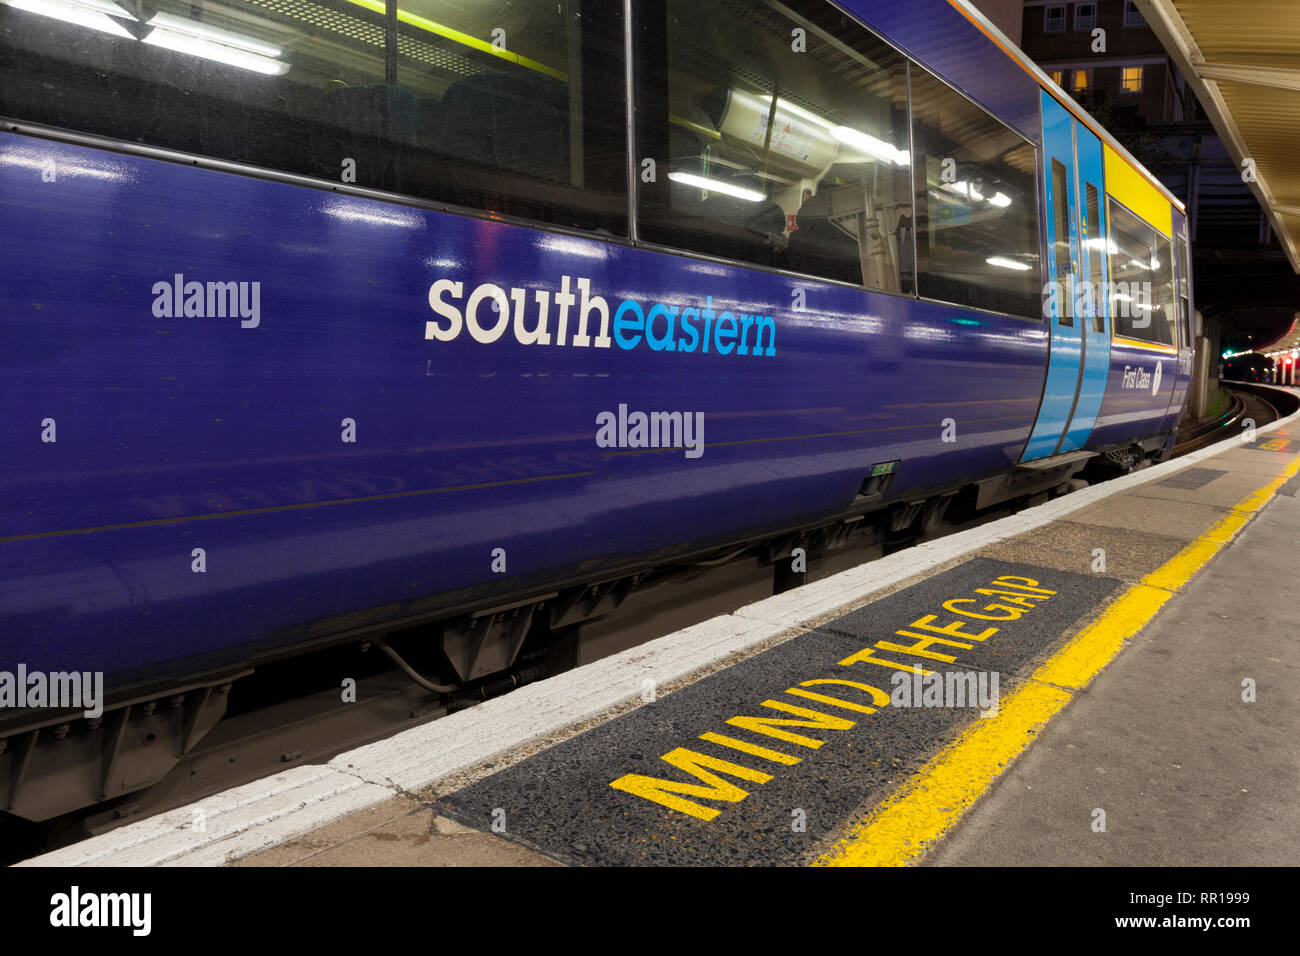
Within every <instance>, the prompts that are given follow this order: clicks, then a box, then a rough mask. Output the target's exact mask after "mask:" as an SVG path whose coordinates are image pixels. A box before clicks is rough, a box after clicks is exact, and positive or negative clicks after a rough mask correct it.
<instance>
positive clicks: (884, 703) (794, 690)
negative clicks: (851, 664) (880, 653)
mask: <svg viewBox="0 0 1300 956" xmlns="http://www.w3.org/2000/svg"><path fill="white" fill-rule="evenodd" d="M822 684H838V685H840V686H841V687H856V688H857V689H858V690H865V691H866V692H867V693H868V694H870V695H871V702H872V703H873V704H875V705H876V707H888V706H889V695H888V694H886V693H885V692H884V691H883V690H881V689H880V688H879V687H872V686H871V685H870V684H863V683H861V682H859V681H855V680H840V679H839V678H838V677H819V678H817V679H816V680H806V681H802V682H801V683H800V684H799V687H791V688H790V689H789V690H787V691H786V693H787V694H794V695H795V696H796V697H808V698H811V699H812V700H821V701H825V702H826V703H829V704H834V705H835V706H836V707H847V708H848V709H849V710H859V711H861V712H862V713H864V714H874V713H875V712H876V707H867V706H866V705H864V704H852V703H849V702H848V701H847V700H843V699H841V698H839V697H828V696H826V695H825V694H814V693H812V692H811V691H806V690H800V689H799V688H800V687H818V686H820V685H822Z"/></svg>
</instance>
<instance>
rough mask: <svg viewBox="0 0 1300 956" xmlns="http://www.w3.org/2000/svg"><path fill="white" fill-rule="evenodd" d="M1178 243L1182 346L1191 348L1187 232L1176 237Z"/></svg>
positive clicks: (1179, 313) (1179, 317)
mask: <svg viewBox="0 0 1300 956" xmlns="http://www.w3.org/2000/svg"><path fill="white" fill-rule="evenodd" d="M1184 228H1185V227H1184ZM1176 245H1177V247H1178V265H1177V268H1178V328H1179V329H1180V330H1181V333H1180V334H1181V336H1182V343H1181V344H1182V347H1183V348H1185V349H1190V348H1191V347H1192V322H1191V319H1192V316H1191V310H1190V308H1189V305H1188V300H1189V298H1190V288H1191V282H1190V281H1188V278H1189V275H1190V272H1191V268H1192V266H1191V263H1190V262H1189V261H1188V257H1187V236H1186V235H1185V234H1182V235H1179V236H1178V237H1177V239H1176Z"/></svg>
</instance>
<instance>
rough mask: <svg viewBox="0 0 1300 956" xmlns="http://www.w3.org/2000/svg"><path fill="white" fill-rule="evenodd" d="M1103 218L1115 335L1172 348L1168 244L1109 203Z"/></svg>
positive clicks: (1172, 324) (1156, 233)
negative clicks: (1107, 235)
mask: <svg viewBox="0 0 1300 956" xmlns="http://www.w3.org/2000/svg"><path fill="white" fill-rule="evenodd" d="M1107 215H1108V219H1109V221H1110V247H1109V251H1110V277H1111V294H1110V297H1111V316H1112V319H1111V322H1112V323H1113V325H1114V328H1115V334H1116V335H1125V336H1128V337H1129V338H1134V339H1142V340H1144V341H1147V342H1159V343H1162V344H1164V345H1174V344H1175V342H1174V321H1175V320H1174V271H1173V265H1174V261H1173V259H1174V257H1173V246H1172V243H1170V241H1169V240H1168V239H1167V238H1165V237H1164V236H1162V235H1161V234H1160V233H1158V232H1156V230H1155V229H1153V228H1151V227H1150V226H1149V225H1147V224H1146V223H1145V222H1144V221H1142V220H1141V219H1139V218H1138V217H1137V216H1135V215H1134V214H1133V213H1131V212H1129V211H1128V210H1127V209H1126V208H1124V207H1123V206H1121V205H1120V204H1119V203H1117V202H1116V201H1115V200H1114V199H1110V200H1109V201H1108V203H1107Z"/></svg>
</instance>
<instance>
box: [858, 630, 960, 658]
mask: <svg viewBox="0 0 1300 956" xmlns="http://www.w3.org/2000/svg"><path fill="white" fill-rule="evenodd" d="M894 633H895V634H897V635H899V636H900V637H914V638H916V643H915V644H912V645H906V646H905V645H903V644H895V643H894V642H893V641H876V647H878V648H880V649H881V650H882V651H895V652H897V653H899V654H912V655H915V656H916V657H929V658H933V659H934V660H936V661H945V662H947V663H949V664H951V663H952V662H953V661H955V660H956V659H957V658H955V657H953V656H952V655H951V654H940V653H939V652H938V651H932V650H929V647H930V645H931V644H944V645H946V646H948V647H960V648H964V649H965V650H970V649H971V648H972V647H974V646H975V645H974V644H966V643H964V642H962V641H950V640H949V639H948V638H946V637H931V636H929V635H927V634H913V633H912V632H911V631H895V632H894Z"/></svg>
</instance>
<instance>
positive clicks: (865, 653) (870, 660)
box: [840, 647, 934, 674]
mask: <svg viewBox="0 0 1300 956" xmlns="http://www.w3.org/2000/svg"><path fill="white" fill-rule="evenodd" d="M875 653H876V649H875V648H874V647H864V648H863V649H862V650H860V651H858V652H857V653H856V654H854V655H853V656H852V657H846V658H844V660H842V661H840V666H841V667H848V666H849V665H851V664H877V665H879V666H880V667H884V668H887V669H889V670H891V671H911V672H912V673H913V674H932V673H934V672H933V671H928V670H926V669H925V668H924V667H922V666H921V665H920V664H900V663H899V662H898V661H891V660H889V659H887V658H884V657H876V656H875Z"/></svg>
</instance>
